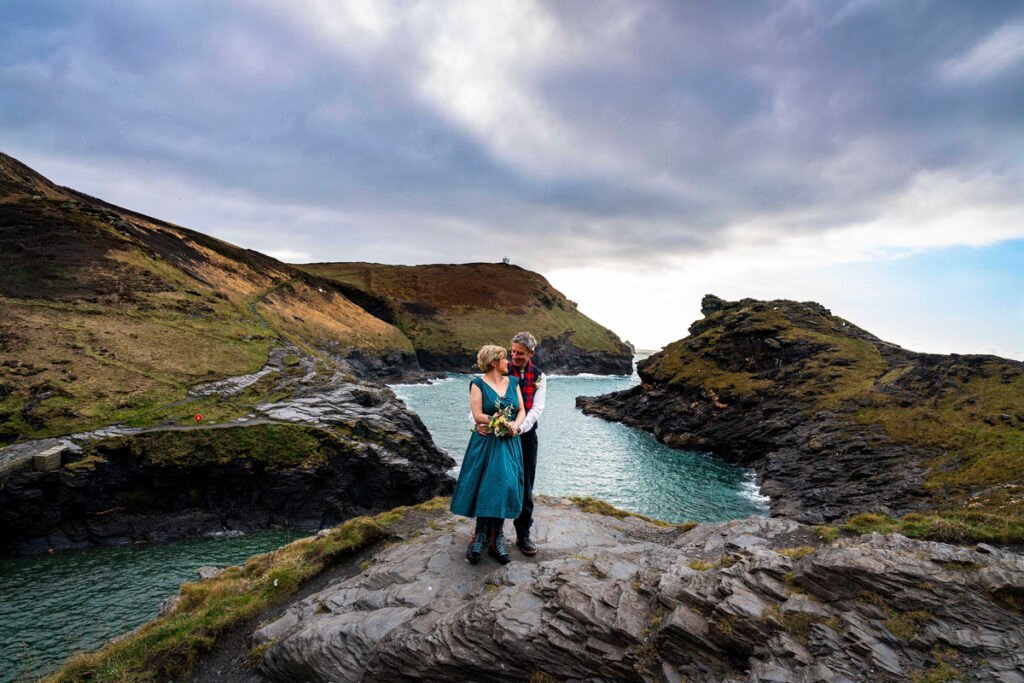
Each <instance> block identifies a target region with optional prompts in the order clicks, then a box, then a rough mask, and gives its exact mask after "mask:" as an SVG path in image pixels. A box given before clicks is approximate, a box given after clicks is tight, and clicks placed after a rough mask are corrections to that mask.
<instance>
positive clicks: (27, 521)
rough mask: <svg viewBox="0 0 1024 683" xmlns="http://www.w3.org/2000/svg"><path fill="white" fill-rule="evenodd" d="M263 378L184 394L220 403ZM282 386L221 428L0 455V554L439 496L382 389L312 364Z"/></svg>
mask: <svg viewBox="0 0 1024 683" xmlns="http://www.w3.org/2000/svg"><path fill="white" fill-rule="evenodd" d="M302 363H311V359H309V358H303V359H301V363H300V365H301V364H302ZM257 375H259V377H257ZM264 376H265V375H260V373H256V375H251V376H244V377H237V378H231V379H229V380H220V381H217V382H213V383H210V384H207V385H203V386H199V387H196V388H195V389H194V392H195V393H196V395H206V394H209V393H210V392H214V393H217V394H219V395H221V396H228V395H230V394H231V393H232V392H238V391H244V390H245V388H246V386H247V383H251V382H253V381H257V380H258V379H259V378H260V377H264ZM281 383H282V384H287V385H288V386H289V387H290V393H291V394H292V395H291V397H290V398H285V399H282V400H280V401H276V402H268V403H264V404H260V405H258V406H257V407H256V409H255V411H254V412H253V414H251V415H249V416H247V417H245V418H242V419H238V420H233V421H231V422H227V423H224V424H210V425H194V426H189V427H179V426H163V427H159V428H149V429H132V428H125V427H113V428H108V429H103V430H98V431H96V432H89V433H83V434H78V435H74V436H72V437H67V438H65V439H61V440H59V441H58V440H52V439H49V440H44V441H41V442H39V443H37V444H32V443H29V444H19V445H16V446H12V447H10V448H9V449H6V450H0V464H2V465H3V472H2V474H0V483H2V486H0V539H2V540H0V555H12V554H29V553H35V552H43V551H46V550H48V549H61V548H73V547H84V546H89V545H105V544H118V543H131V542H161V541H167V540H172V539H176V538H183V537H191V536H198V535H203V534H209V533H216V532H224V531H249V530H254V529H264V528H269V527H278V528H280V527H289V528H293V529H305V530H315V529H319V528H322V527H325V526H329V525H333V524H337V523H338V522H340V521H343V520H345V519H348V518H350V517H353V516H356V515H361V514H366V513H369V512H378V511H381V510H387V509H390V508H393V507H395V506H397V505H406V504H410V503H417V502H420V501H423V500H426V499H429V498H432V497H434V496H436V495H442V494H447V493H450V492H451V490H452V487H453V484H454V482H453V480H452V478H451V476H450V475H449V474H448V471H449V470H450V469H451V468H452V467H453V466H454V465H455V461H454V460H452V459H451V458H450V457H449V456H448V455H447V454H445V453H444V452H443V451H441V450H440V449H439V448H438V447H437V446H436V445H435V444H434V442H433V440H432V439H431V437H430V434H429V432H428V431H427V429H426V427H425V426H424V425H423V423H422V421H421V420H420V419H419V417H417V416H416V415H415V413H412V412H411V411H409V410H408V409H407V408H406V407H405V406H404V404H403V403H402V402H401V401H400V400H399V399H398V398H397V397H396V396H395V395H394V393H393V392H391V390H390V389H388V388H386V387H383V386H381V385H378V384H373V383H368V382H361V381H358V380H353V379H351V378H346V377H345V376H344V375H341V374H340V373H336V374H334V375H331V376H326V377H324V376H318V375H316V374H315V373H313V372H312V370H311V372H310V374H308V375H301V376H298V377H287V376H285V377H282V378H281ZM288 383H290V384H288ZM55 442H56V443H60V444H63V445H64V446H65V448H66V450H65V453H64V454H63V460H64V464H63V466H62V467H59V468H58V469H56V470H53V471H49V472H42V471H37V469H38V468H35V467H32V466H31V462H32V461H31V458H32V455H33V449H32V447H33V446H36V447H37V448H36V450H38V449H42V448H52V446H53V445H54V443H55ZM8 451H10V452H9V453H8Z"/></svg>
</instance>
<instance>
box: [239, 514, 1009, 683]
mask: <svg viewBox="0 0 1024 683" xmlns="http://www.w3.org/2000/svg"><path fill="white" fill-rule="evenodd" d="M537 518H538V520H539V521H538V524H537V527H536V536H537V540H538V541H539V545H540V549H541V550H540V553H539V554H538V555H537V556H535V557H533V558H524V557H523V556H522V555H520V554H518V553H516V551H514V550H513V553H514V557H515V560H514V561H513V562H512V563H511V564H510V565H508V566H506V567H499V566H498V565H497V564H496V563H494V562H491V561H489V560H487V559H486V558H485V559H484V560H482V561H481V563H480V564H479V565H475V566H474V565H470V564H469V563H467V562H466V561H465V560H464V559H463V553H464V552H465V542H466V540H467V538H468V537H469V533H470V526H469V524H470V523H469V521H468V520H463V519H461V518H460V519H456V518H453V517H447V518H446V519H445V520H442V521H441V522H440V523H437V522H435V523H434V524H432V525H431V526H430V527H427V528H423V529H422V533H421V534H419V535H415V534H414V535H412V536H411V537H410V538H408V539H407V540H406V541H405V542H404V543H399V544H394V545H391V546H389V547H386V548H382V549H380V550H379V551H378V552H377V553H376V554H375V555H374V556H373V557H372V559H371V560H370V561H369V562H367V563H365V564H366V565H368V566H366V568H365V569H364V570H363V571H362V572H361V573H359V574H358V575H356V576H353V577H352V578H348V579H345V580H342V581H340V582H338V583H335V584H332V585H330V586H328V587H327V588H326V589H324V590H321V591H320V592H319V593H316V594H313V595H311V596H309V597H307V598H305V599H303V600H302V601H300V602H298V603H296V604H294V605H292V606H291V607H290V608H289V609H288V610H287V611H286V612H285V613H284V614H283V616H281V617H280V618H278V619H277V620H275V621H273V622H272V623H270V624H268V625H267V626H265V627H263V628H261V629H260V630H259V631H257V632H256V634H255V636H254V644H263V645H264V647H265V652H264V653H263V656H262V662H261V664H260V672H261V674H262V675H263V676H266V677H267V678H269V679H271V680H275V681H339V680H361V681H410V680H423V681H450V680H477V681H519V680H526V679H531V680H567V681H682V680H689V681H711V680H714V681H736V682H739V681H750V682H754V681H780V682H781V681H794V682H795V681H902V680H909V679H913V678H915V677H918V678H919V679H920V680H953V679H954V677H961V678H962V679H965V680H972V681H973V680H977V681H1006V682H1007V683H1009V682H1011V681H1013V682H1019V681H1024V654H1022V652H1024V649H1022V648H1024V611H1022V607H1024V559H1022V557H1021V556H1020V555H1016V554H1013V553H1009V552H1005V551H1002V550H997V549H995V548H992V547H989V546H985V545H979V546H977V547H975V548H963V547H956V546H951V545H944V544H940V543H932V542H921V541H913V540H910V539H907V538H905V537H902V536H899V535H889V536H880V535H872V536H866V537H855V538H845V539H840V540H837V541H835V542H833V543H826V542H823V541H822V540H821V539H819V538H818V536H817V535H816V534H815V533H814V532H813V530H812V529H810V528H808V527H805V526H802V525H801V524H799V523H797V522H793V521H788V520H783V519H777V518H758V517H755V518H750V519H748V520H737V521H732V522H727V523H720V524H703V525H700V526H697V527H695V528H689V529H687V528H679V527H666V526H658V525H655V524H652V523H650V522H647V521H644V520H641V519H638V518H636V517H629V516H625V517H622V518H616V517H611V516H605V515H599V514H592V513H587V512H583V511H582V510H580V509H578V508H577V507H576V506H575V505H574V504H572V503H570V502H569V501H565V500H558V499H541V500H540V502H539V505H538V510H537Z"/></svg>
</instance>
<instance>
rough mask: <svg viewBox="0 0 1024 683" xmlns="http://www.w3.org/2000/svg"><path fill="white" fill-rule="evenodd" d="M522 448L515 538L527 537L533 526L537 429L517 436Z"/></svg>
mask: <svg viewBox="0 0 1024 683" xmlns="http://www.w3.org/2000/svg"><path fill="white" fill-rule="evenodd" d="M519 442H520V444H522V447H523V511H522V512H521V513H519V516H518V517H516V521H515V522H514V523H513V524H514V526H515V528H516V536H529V535H530V527H531V526H532V525H533V478H534V477H535V476H536V474H537V427H536V426H534V428H533V429H531V430H530V431H528V432H526V433H525V434H520V435H519Z"/></svg>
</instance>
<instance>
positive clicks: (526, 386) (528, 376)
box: [508, 361, 542, 412]
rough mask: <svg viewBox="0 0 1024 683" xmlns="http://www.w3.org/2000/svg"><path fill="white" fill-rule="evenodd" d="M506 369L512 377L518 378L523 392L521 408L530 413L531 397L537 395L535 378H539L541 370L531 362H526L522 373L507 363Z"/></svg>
mask: <svg viewBox="0 0 1024 683" xmlns="http://www.w3.org/2000/svg"><path fill="white" fill-rule="evenodd" d="M508 369H509V370H510V371H511V372H512V376H513V377H518V378H519V388H520V389H521V390H522V392H523V408H525V409H526V412H530V408H532V407H533V395H534V394H535V393H537V378H538V377H540V376H541V374H542V373H541V370H540V368H538V367H537V366H536V365H534V364H533V362H532V361H527V362H526V369H525V370H523V371H522V372H520V371H519V368H517V367H516V366H514V365H512V364H511V363H509V366H508Z"/></svg>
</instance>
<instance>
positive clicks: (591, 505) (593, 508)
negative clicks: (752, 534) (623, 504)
mask: <svg viewBox="0 0 1024 683" xmlns="http://www.w3.org/2000/svg"><path fill="white" fill-rule="evenodd" d="M569 500H571V501H572V502H573V503H575V504H576V507H578V508H579V509H580V510H583V511H584V512H589V513H591V514H595V515H607V516H608V517H614V518H616V519H625V518H627V517H638V518H640V519H642V520H644V521H645V522H650V523H651V524H654V525H656V526H661V527H677V528H679V529H681V530H682V531H689V530H690V529H692V528H694V527H695V526H697V522H683V523H682V524H672V523H670V522H663V521H662V520H660V519H654V518H652V517H648V516H646V515H641V514H640V513H638V512H630V511H629V510H622V509H620V508H617V507H615V506H614V505H612V504H610V503H606V502H604V501H603V500H599V499H597V498H591V497H589V496H570V497H569Z"/></svg>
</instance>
